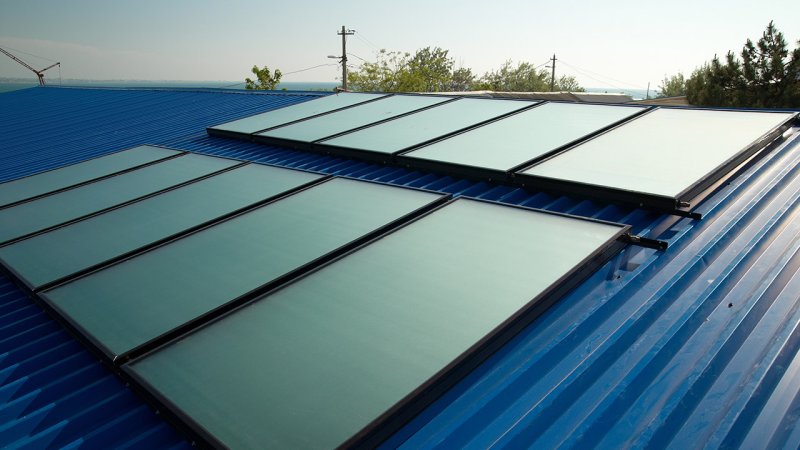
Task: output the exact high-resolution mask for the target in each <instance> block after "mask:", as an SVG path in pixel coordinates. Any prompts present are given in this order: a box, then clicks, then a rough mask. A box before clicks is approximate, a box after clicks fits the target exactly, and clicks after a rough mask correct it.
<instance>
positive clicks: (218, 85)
mask: <svg viewBox="0 0 800 450" xmlns="http://www.w3.org/2000/svg"><path fill="white" fill-rule="evenodd" d="M49 83H50V84H57V81H56V82H55V83H54V82H53V80H49ZM36 85H37V83H36V81H35V80H32V81H24V80H17V79H13V80H3V79H0V92H8V91H15V90H17V89H25V88H29V87H34V86H36ZM63 85H64V86H81V87H139V88H213V89H244V83H238V84H237V83H236V82H235V81H137V80H131V81H127V80H125V81H123V80H106V81H103V80H97V81H96V80H64V82H63ZM336 86H339V83H337V82H335V81H333V82H331V81H308V82H304V81H287V82H284V83H281V84H279V85H278V89H286V90H290V91H332V90H333V88H335V87H336ZM586 91H587V92H607V93H614V94H616V93H622V94H627V95H630V96H631V97H633V98H634V100H639V99H643V98H645V96H646V95H647V91H646V90H644V89H618V88H594V87H592V88H586ZM654 96H655V91H654V90H652V89H651V90H650V97H651V98H652V97H654Z"/></svg>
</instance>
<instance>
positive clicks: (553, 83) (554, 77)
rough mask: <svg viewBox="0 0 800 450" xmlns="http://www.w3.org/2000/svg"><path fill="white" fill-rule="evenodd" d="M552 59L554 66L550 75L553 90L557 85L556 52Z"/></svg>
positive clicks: (551, 90)
mask: <svg viewBox="0 0 800 450" xmlns="http://www.w3.org/2000/svg"><path fill="white" fill-rule="evenodd" d="M551 61H553V65H552V66H551V67H552V68H553V72H552V74H551V75H550V92H553V89H555V87H556V54H555V53H553V59H551Z"/></svg>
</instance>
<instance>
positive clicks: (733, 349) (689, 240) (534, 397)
mask: <svg viewBox="0 0 800 450" xmlns="http://www.w3.org/2000/svg"><path fill="white" fill-rule="evenodd" d="M314 95H315V94H310V93H303V94H295V93H292V92H286V93H271V92H241V91H239V92H231V91H215V90H203V91H193V90H147V89H142V90H140V89H109V90H104V89H73V88H32V89H26V90H22V91H16V92H10V93H4V94H0V159H1V160H2V161H3V164H2V165H0V181H6V180H10V179H14V178H18V177H21V176H24V175H28V174H32V173H36V172H40V171H43V170H46V169H50V168H55V167H60V166H63V165H66V164H68V163H71V162H76V161H81V160H85V159H87V158H90V157H93V156H97V155H101V154H106V153H110V152H113V151H115V150H121V149H124V148H129V147H132V146H135V145H140V144H157V145H164V146H169V147H172V148H176V149H182V150H188V151H192V152H199V153H205V154H212V155H220V156H227V157H234V158H238V159H243V160H251V161H259V162H266V163H270V164H275V165H280V166H285V167H294V168H303V169H310V170H316V171H320V172H324V173H329V174H338V175H346V176H350V177H355V178H361V179H368V180H378V181H382V182H385V183H390V184H395V185H402V186H414V187H422V188H427V189H431V190H436V191H441V192H448V193H453V194H456V195H470V196H474V197H478V198H482V199H488V200H495V201H499V202H504V203H509V204H515V205H524V206H528V207H534V208H541V209H545V210H550V211H556V212H562V213H568V214H574V215H581V216H586V217H593V218H597V219H602V220H608V221H614V222H622V223H627V224H630V225H632V227H633V230H634V231H635V232H636V233H637V234H642V235H645V236H648V237H652V238H657V239H663V240H666V241H668V242H669V243H670V247H669V249H667V250H666V251H656V250H651V249H645V248H639V247H631V248H629V249H627V250H625V251H623V252H622V253H620V254H619V255H617V256H616V257H614V258H612V260H610V261H609V262H608V263H606V264H605V265H604V266H603V267H602V268H601V269H600V270H598V271H597V272H595V273H594V274H593V275H592V276H591V277H590V278H588V279H587V280H586V281H585V282H583V283H582V284H580V285H579V286H578V287H577V288H576V289H575V290H573V291H571V292H570V293H569V294H568V295H566V296H565V297H564V298H562V299H561V300H560V301H559V302H558V303H557V304H556V305H554V306H553V307H552V308H551V309H549V310H548V311H547V312H546V313H545V314H544V315H543V316H542V317H540V318H539V319H537V320H536V321H535V322H534V323H533V324H531V325H530V326H528V327H526V328H525V329H524V330H522V331H521V332H520V333H519V334H518V335H517V336H516V337H515V338H514V339H513V340H512V341H510V342H509V343H508V344H506V345H505V346H504V347H502V348H501V349H500V350H499V351H498V352H497V353H495V354H494V355H492V356H491V357H489V359H487V360H486V361H485V362H484V363H483V364H482V365H481V366H479V367H478V368H477V369H476V370H474V371H473V372H472V373H471V374H469V375H468V376H467V377H466V378H464V379H463V380H462V381H461V382H460V383H458V384H457V385H456V386H455V387H454V388H452V389H450V390H449V391H448V392H446V393H445V394H444V395H443V396H442V397H441V398H440V399H439V400H438V401H436V402H435V403H433V404H432V405H431V406H430V407H428V408H427V410H425V411H424V412H423V413H422V414H420V415H419V416H417V417H416V418H414V419H413V420H412V421H411V422H410V423H408V425H407V426H406V427H405V428H403V429H401V430H400V431H399V432H398V433H396V434H395V435H394V436H393V437H392V438H391V439H390V440H389V441H388V442H387V445H389V446H405V447H406V448H418V447H442V448H456V447H465V446H470V447H477V448H483V447H489V446H495V445H507V446H509V447H512V448H513V447H519V446H530V447H538V448H555V447H562V446H563V447H575V448H584V447H594V446H597V447H603V448H620V447H647V446H658V447H666V446H673V447H682V446H692V447H694V446H697V445H704V446H708V447H745V448H752V447H793V448H796V447H797V446H798V445H800V432H799V431H798V430H800V426H798V420H800V414H799V413H800V381H799V380H798V379H797V377H796V374H797V373H798V370H797V369H798V368H800V331H798V330H800V298H799V297H798V294H797V293H798V292H800V257H799V256H798V255H800V240H799V239H798V237H799V236H800V223H798V221H797V220H795V216H796V213H797V205H798V204H800V203H798V201H800V178H798V177H797V172H798V168H799V167H800V128H798V127H794V128H792V129H791V130H790V131H788V132H787V133H786V134H785V136H786V137H785V139H784V141H783V142H782V143H780V145H777V146H776V148H774V149H773V150H772V151H770V152H769V153H767V154H766V155H765V156H764V157H763V158H761V159H759V160H755V161H752V162H750V163H748V164H745V165H744V166H743V167H742V170H741V174H740V175H739V176H737V177H736V178H733V179H732V180H730V181H729V182H728V183H727V184H725V185H724V186H722V187H721V188H720V190H719V191H717V192H716V193H715V194H714V195H713V196H711V197H709V198H708V199H706V200H705V201H704V202H703V203H702V204H701V205H700V208H701V209H702V210H703V215H704V218H703V219H702V220H692V219H689V218H680V217H676V216H671V215H668V214H660V213H655V212H650V211H645V210H641V209H636V208H630V207H625V206H622V205H617V204H604V203H597V202H592V201H586V200H578V199H575V198H571V197H568V196H553V195H549V194H545V193H542V192H536V191H527V190H523V189H518V188H511V187H507V186H500V185H495V184H492V183H488V182H476V181H470V180H466V179H460V178H456V177H452V176H448V175H446V174H439V173H426V172H417V171H410V170H406V169H402V168H397V167H389V166H384V165H379V164H370V163H366V162H363V161H355V160H350V159H343V158H334V157H330V156H327V155H320V154H312V153H307V152H302V151H296V150H291V149H287V148H281V147H270V146H263V145H258V144H254V143H250V142H244V141H236V140H231V139H225V138H216V137H210V136H208V134H207V133H206V130H205V129H206V127H208V126H211V125H216V124H219V123H223V122H226V121H231V120H235V119H238V118H242V117H245V116H249V115H252V114H256V113H259V112H264V111H268V110H271V109H274V108H278V107H281V106H284V105H289V104H292V103H296V102H300V101H304V100H308V99H309V98H312V97H313V96H314ZM479 95H483V94H479ZM601 95H602V94H601ZM709 132H710V133H715V132H724V130H709ZM665 157H667V156H665ZM688 163H690V162H687V164H688ZM511 251H513V249H512V250H511ZM421 257H422V256H421ZM476 264H480V262H476ZM487 270H491V268H487ZM0 394H2V401H0V410H2V411H3V412H4V414H2V416H0V430H2V432H1V433H0V443H2V444H3V445H4V446H8V447H23V446H27V447H31V448H34V447H62V446H69V445H73V446H87V447H101V448H107V447H119V446H131V447H147V448H173V447H179V446H186V445H188V443H186V442H185V441H183V439H182V438H181V436H180V435H179V434H177V433H176V432H175V431H173V430H172V428H171V427H169V426H167V425H166V424H165V423H164V422H162V421H161V419H160V418H159V417H158V416H157V415H155V414H154V413H153V412H152V411H150V409H149V408H148V407H147V406H145V404H144V403H143V402H142V401H141V400H139V398H138V397H136V396H135V395H133V394H132V393H131V391H130V390H129V389H128V388H127V387H125V386H124V385H123V383H121V382H120V381H119V380H118V379H117V378H116V376H115V375H113V374H112V373H111V372H110V371H109V370H107V369H106V368H104V367H103V366H102V365H101V364H100V363H99V362H98V359H97V358H95V357H94V356H92V354H90V353H89V352H88V351H87V350H86V349H85V348H84V347H83V346H82V345H80V344H79V343H78V342H77V341H76V340H75V339H74V338H73V337H72V336H70V335H69V334H68V333H66V332H65V331H64V329H63V328H62V327H61V326H60V325H59V324H58V323H57V322H55V321H54V320H52V319H51V318H49V317H48V316H47V315H46V314H45V313H44V312H43V311H42V310H41V309H40V308H39V306H37V305H35V304H33V303H32V302H31V301H30V300H29V299H28V298H27V297H26V296H25V295H24V294H23V293H22V291H21V290H20V289H19V288H17V287H16V286H15V284H14V282H13V281H12V278H11V277H10V276H9V275H5V274H3V275H0Z"/></svg>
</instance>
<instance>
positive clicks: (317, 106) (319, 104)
mask: <svg viewBox="0 0 800 450" xmlns="http://www.w3.org/2000/svg"><path fill="white" fill-rule="evenodd" d="M383 96H384V94H364V93H347V92H343V93H339V94H335V95H328V96H325V97H321V98H316V99H313V100H308V101H306V102H303V103H299V104H294V105H290V106H285V107H283V108H279V109H275V110H272V111H268V112H265V113H261V114H256V115H254V116H249V117H245V118H243V119H239V120H234V121H232V122H226V123H223V124H220V125H215V126H213V127H209V128H208V129H209V131H211V132H214V131H223V132H230V133H240V134H250V133H256V132H259V131H262V130H266V129H268V128H273V127H277V126H281V125H285V124H287V123H290V122H294V121H297V120H302V119H306V118H308V117H313V116H315V115H318V114H324V113H328V112H331V111H335V110H337V109H340V108H347V107H350V106H353V105H357V104H359V103H363V102H367V101H371V100H375V99H378V98H381V97H383Z"/></svg>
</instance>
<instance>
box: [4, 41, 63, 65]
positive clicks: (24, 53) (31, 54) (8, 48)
mask: <svg viewBox="0 0 800 450" xmlns="http://www.w3.org/2000/svg"><path fill="white" fill-rule="evenodd" d="M0 47H3V48H4V49H6V50H13V51H15V52H17V53H22V54H23V55H28V56H33V57H34V58H39V59H43V60H45V61H50V62H53V63H55V62H58V61H56V60H54V59H48V58H45V57H44V56H39V55H34V54H33V53H28V52H23V51H22V50H17V49H16V48H11V47H8V46H5V45H2V46H0Z"/></svg>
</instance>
